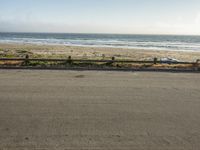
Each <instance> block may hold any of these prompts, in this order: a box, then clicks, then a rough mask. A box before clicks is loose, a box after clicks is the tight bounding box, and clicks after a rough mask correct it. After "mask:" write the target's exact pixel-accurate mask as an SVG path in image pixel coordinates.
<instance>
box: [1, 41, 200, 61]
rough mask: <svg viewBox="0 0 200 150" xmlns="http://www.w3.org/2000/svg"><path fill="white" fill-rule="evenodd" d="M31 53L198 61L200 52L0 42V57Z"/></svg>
mask: <svg viewBox="0 0 200 150" xmlns="http://www.w3.org/2000/svg"><path fill="white" fill-rule="evenodd" d="M26 54H29V55H30V57H33V58H67V57H68V56H72V57H73V58H83V59H102V58H104V59H106V58H107V59H110V58H111V57H116V59H134V60H152V59H153V58H154V57H157V58H163V57H170V58H175V59H178V60H180V61H196V60H197V59H200V52H191V51H189V52H188V51H164V50H159V51H158V50H145V49H144V50H139V49H125V48H108V47H105V48H104V47H78V46H64V45H36V44H35V45H34V44H2V43H1V44H0V57H24V56H25V55H26Z"/></svg>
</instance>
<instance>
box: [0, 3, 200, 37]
mask: <svg viewBox="0 0 200 150" xmlns="http://www.w3.org/2000/svg"><path fill="white" fill-rule="evenodd" d="M0 32H57V33H59V32H64V33H117V34H181V35H200V0H0Z"/></svg>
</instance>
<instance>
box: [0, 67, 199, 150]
mask: <svg viewBox="0 0 200 150" xmlns="http://www.w3.org/2000/svg"><path fill="white" fill-rule="evenodd" d="M4 149H5V150H6V149H13V150H14V149H17V150H23V149H27V150H29V149H31V150H32V149H40V150H41V149H47V150H51V149H55V150H79V149H83V150H87V149H89V150H199V149H200V74H187V73H186V74H184V73H145V72H143V73H142V72H139V73H138V72H136V73H134V72H95V71H94V72H75V71H74V72H73V71H36V70H34V71H30V70H29V71H28V70H26V71H25V70H0V150H4Z"/></svg>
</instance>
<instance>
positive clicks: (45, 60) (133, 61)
mask: <svg viewBox="0 0 200 150" xmlns="http://www.w3.org/2000/svg"><path fill="white" fill-rule="evenodd" d="M0 61H23V62H27V61H31V62H38V61H40V62H69V61H71V62H79V63H137V64H163V63H169V64H194V65H195V64H197V63H199V60H197V61H196V62H179V61H177V62H173V61H171V62H170V61H159V60H157V59H154V60H153V61H137V60H116V59H115V58H112V59H111V60H87V59H85V60H84V59H72V58H71V57H70V59H42V58H41V59H38V58H36V59H35V58H0Z"/></svg>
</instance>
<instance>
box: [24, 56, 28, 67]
mask: <svg viewBox="0 0 200 150" xmlns="http://www.w3.org/2000/svg"><path fill="white" fill-rule="evenodd" d="M25 59H26V60H25V65H26V66H27V65H28V64H29V55H26V56H25Z"/></svg>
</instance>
